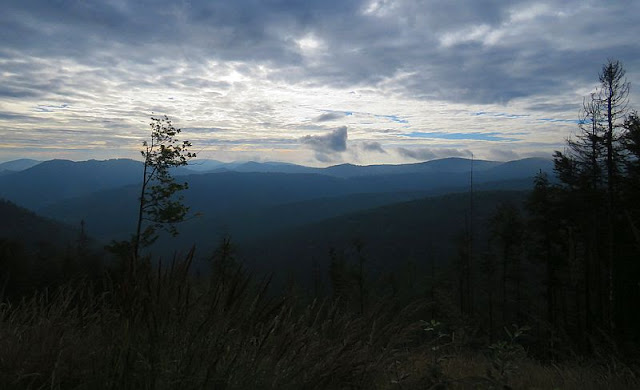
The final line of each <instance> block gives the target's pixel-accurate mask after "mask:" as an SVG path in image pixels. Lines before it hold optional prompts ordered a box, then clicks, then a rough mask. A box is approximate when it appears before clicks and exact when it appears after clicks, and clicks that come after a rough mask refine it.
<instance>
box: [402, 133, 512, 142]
mask: <svg viewBox="0 0 640 390" xmlns="http://www.w3.org/2000/svg"><path fill="white" fill-rule="evenodd" d="M405 136H407V137H412V138H435V139H450V140H474V141H519V140H520V139H518V138H511V137H503V136H502V133H495V132H494V133H477V132H475V133H444V132H437V131H436V132H421V131H414V132H412V133H408V134H405Z"/></svg>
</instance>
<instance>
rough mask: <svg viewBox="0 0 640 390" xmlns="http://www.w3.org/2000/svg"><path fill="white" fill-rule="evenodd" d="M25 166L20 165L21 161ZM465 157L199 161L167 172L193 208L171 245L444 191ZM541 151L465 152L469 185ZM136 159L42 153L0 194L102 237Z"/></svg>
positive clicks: (456, 188)
mask: <svg viewBox="0 0 640 390" xmlns="http://www.w3.org/2000/svg"><path fill="white" fill-rule="evenodd" d="M27 165H28V164H27ZM471 166H472V161H471V160H468V159H461V158H449V159H442V160H434V161H428V162H424V163H417V164H400V165H371V166H357V165H352V164H342V165H336V166H332V167H327V168H313V167H304V166H300V165H294V164H286V163H277V162H268V163H258V162H245V163H236V164H232V163H222V162H218V161H213V160H204V161H201V165H195V162H194V164H193V165H189V166H188V167H185V168H180V169H179V170H176V171H175V172H174V173H175V175H176V177H177V178H178V180H184V181H186V182H188V183H189V190H187V191H185V192H184V197H185V203H186V204H187V205H189V206H190V207H191V210H192V212H193V213H194V214H195V213H197V214H198V216H195V217H194V218H192V219H191V220H189V221H187V222H185V223H183V224H182V225H181V226H180V231H181V232H182V233H183V234H182V235H181V236H180V237H179V238H178V239H177V241H173V242H174V243H175V244H176V245H177V244H179V245H181V246H188V245H191V244H193V243H199V244H200V245H203V246H211V245H213V242H214V241H215V240H212V237H214V236H219V235H220V234H223V233H226V234H230V235H232V236H233V237H237V238H241V239H243V240H253V239H257V238H259V237H262V236H265V235H269V234H274V233H276V232H278V231H284V230H287V229H295V228H299V227H303V226H305V225H308V224H311V223H318V222H320V221H323V220H326V219H329V218H336V217H340V216H341V215H345V214H348V213H353V212H358V211H363V210H366V209H373V208H376V207H380V206H384V205H389V204H393V203H398V202H405V201H410V200H416V199H421V198H424V197H426V196H436V195H441V194H446V193H450V192H467V191H468V190H469V186H470V170H471ZM552 168H553V163H552V161H551V160H545V159H538V158H532V159H524V160H517V161H511V162H495V161H482V160H475V161H473V178H474V179H473V181H474V188H475V189H476V191H486V190H528V189H530V188H531V187H532V178H533V176H534V175H535V174H536V173H537V172H539V171H540V170H542V171H545V172H551V171H552ZM141 175H142V164H141V162H139V161H134V160H127V159H119V160H106V161H96V160H90V161H82V162H73V161H68V160H51V161H45V162H42V163H39V164H37V165H34V166H32V167H29V168H26V169H23V170H21V171H15V172H12V173H10V174H7V175H4V176H0V198H4V199H7V200H10V201H12V202H14V203H16V204H18V205H20V206H22V207H26V208H28V209H30V210H33V211H35V212H37V213H38V214H40V215H43V216H45V217H48V218H53V219H56V220H58V221H61V222H64V223H66V224H68V225H71V226H78V224H79V223H80V221H81V220H84V221H85V222H86V226H87V231H88V232H89V234H90V235H92V236H93V237H95V238H98V239H100V240H103V241H108V240H110V239H112V238H117V239H124V238H127V237H129V236H130V234H131V232H132V231H133V226H134V225H135V219H136V215H137V214H136V205H137V199H138V196H139V183H140V179H141Z"/></svg>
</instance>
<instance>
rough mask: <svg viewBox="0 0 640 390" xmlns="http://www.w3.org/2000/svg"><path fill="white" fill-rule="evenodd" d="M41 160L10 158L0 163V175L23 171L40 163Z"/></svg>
mask: <svg viewBox="0 0 640 390" xmlns="http://www.w3.org/2000/svg"><path fill="white" fill-rule="evenodd" d="M41 162H42V161H38V160H32V159H29V158H21V159H18V160H12V161H7V162H3V163H0V176H3V175H8V174H10V173H13V172H19V171H24V170H25V169H29V168H31V167H33V166H35V165H38V164H40V163H41Z"/></svg>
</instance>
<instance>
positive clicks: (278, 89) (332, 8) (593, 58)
mask: <svg viewBox="0 0 640 390" xmlns="http://www.w3.org/2000/svg"><path fill="white" fill-rule="evenodd" d="M638 14H640V3H639V2H628V1H610V2H596V1H578V0H574V1H564V2H555V1H512V2H500V1H493V0H462V1H458V2H442V1H435V0H433V1H416V0H398V1H393V2H392V1H386V0H362V1H356V0H346V1H345V0H341V1H337V0H322V1H320V0H309V1H305V2H298V1H280V2H263V1H255V0H237V1H233V2H223V1H216V2H212V1H208V0H191V1H183V2H175V1H168V0H164V1H153V2H152V1H145V0H143V1H133V0H119V1H99V0H98V1H88V2H76V1H50V0H41V1H36V0H34V1H15V0H9V1H8V2H5V3H4V4H3V10H2V13H0V74H2V80H3V82H2V83H1V85H0V160H6V159H10V158H16V157H20V156H26V155H27V154H28V155H30V156H32V157H38V155H40V156H42V157H43V158H46V157H54V156H55V157H58V156H63V157H64V156H67V157H70V158H83V157H85V155H89V156H96V157H110V156H112V157H116V156H123V155H127V156H135V149H136V148H137V147H138V145H139V143H140V140H141V139H143V138H144V136H145V135H146V132H147V131H146V130H147V129H145V123H147V119H148V116H149V115H150V114H151V112H155V113H159V114H167V115H169V116H170V117H171V118H173V119H174V123H176V124H177V125H179V126H182V127H184V128H190V129H199V131H196V132H193V133H189V132H188V131H185V132H184V133H183V134H184V135H185V137H189V138H190V139H191V140H192V141H193V142H194V145H202V146H203V147H204V150H203V153H201V154H200V155H203V156H205V157H211V158H223V159H242V158H253V157H254V156H264V157H265V158H270V159H280V160H287V161H293V162H301V163H314V161H315V159H316V158H325V157H327V156H332V159H339V158H345V159H349V158H351V157H350V156H355V155H356V152H354V153H343V152H344V150H342V151H337V150H333V149H331V148H330V147H329V145H324V146H325V148H324V149H323V150H320V149H322V147H321V146H320V144H321V143H322V141H321V140H322V139H323V138H318V137H319V136H316V135H310V134H317V133H318V132H319V133H323V134H324V133H326V134H329V135H328V137H331V136H333V134H334V133H329V132H330V131H333V129H335V128H336V127H337V126H348V128H349V137H350V139H351V140H354V141H358V142H354V143H353V145H354V147H355V145H360V147H359V148H358V151H357V155H358V158H359V161H361V162H370V163H372V162H401V161H404V160H403V159H406V160H408V159H414V158H415V157H414V156H417V157H425V158H430V157H429V156H430V154H429V153H418V154H416V153H410V154H413V156H412V155H410V154H407V153H384V151H385V150H412V151H414V152H415V151H416V150H441V151H446V150H449V151H451V152H452V153H453V152H454V151H456V150H473V151H474V154H476V155H478V156H480V157H486V158H489V157H495V156H499V155H503V156H505V157H507V156H516V155H517V156H527V155H532V154H542V155H544V154H550V153H551V152H552V151H553V149H557V148H560V147H562V143H563V141H564V139H566V137H567V136H568V135H569V134H570V132H571V131H572V130H573V129H574V128H575V119H576V118H577V117H578V116H579V109H580V106H581V102H582V97H583V96H585V95H587V94H588V93H589V92H590V91H591V90H593V88H594V87H595V86H596V84H597V73H598V71H599V69H600V67H601V65H602V64H603V63H604V62H605V61H606V60H607V59H608V58H616V59H620V60H621V61H622V62H623V63H624V65H625V67H626V69H627V71H628V73H627V76H628V79H629V80H630V81H631V82H632V85H634V84H635V83H638V82H640V43H639V41H638V40H637V36H639V35H640V27H639V24H638V23H637V15H638ZM633 90H635V89H632V91H633ZM631 101H632V103H631V105H632V106H635V107H637V106H638V101H639V99H638V95H637V93H635V92H634V95H632V96H631ZM207 129H210V130H207ZM412 134H413V136H411V135H412ZM420 134H421V135H420ZM306 136H309V137H311V138H306ZM344 136H345V137H344V138H345V148H347V144H346V128H345V130H344ZM320 137H321V136H320ZM338 138H339V137H337V136H336V139H338ZM301 139H302V140H305V139H307V141H303V142H302V144H304V145H301V142H299V141H300V140H301ZM504 142H508V146H505V147H504V148H508V151H509V153H502V154H500V153H495V151H496V150H501V149H502V150H504V148H499V147H497V146H496V144H500V143H504ZM398 148H402V149H398ZM336 152H340V153H336ZM65 153H66V154H65ZM436 156H440V153H436Z"/></svg>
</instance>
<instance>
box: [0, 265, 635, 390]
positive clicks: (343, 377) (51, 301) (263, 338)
mask: <svg viewBox="0 0 640 390" xmlns="http://www.w3.org/2000/svg"><path fill="white" fill-rule="evenodd" d="M190 259H191V257H190V256H188V257H187V258H186V259H185V260H183V261H174V262H173V263H172V264H171V265H170V266H168V267H160V268H157V269H156V270H155V271H151V268H150V267H147V268H144V267H143V269H142V270H139V271H138V272H137V273H136V274H135V275H129V276H128V277H127V278H124V279H123V280H120V281H118V282H115V281H108V282H107V283H105V286H103V287H101V288H100V289H99V291H97V290H96V289H95V288H94V287H93V286H92V285H91V284H89V283H75V284H73V285H68V286H66V287H64V288H61V289H59V290H57V291H56V292H55V293H47V292H41V293H38V294H36V295H34V296H33V297H32V298H30V299H25V300H23V301H22V302H19V303H16V304H13V305H10V304H8V303H2V304H0V305H1V306H0V388H2V389H139V388H143V389H174V388H180V389H258V388H260V389H270V388H271V389H338V388H349V389H425V388H450V389H483V388H487V389H488V388H503V387H502V386H503V385H508V386H510V387H511V388H516V389H520V388H521V389H555V388H557V389H578V388H580V389H581V390H586V389H601V388H612V389H635V388H640V381H639V380H638V377H637V376H636V375H635V374H634V371H633V370H631V369H629V368H628V367H626V366H624V365H620V364H618V365H614V364H613V362H611V363H610V364H603V365H598V366H595V365H592V366H588V365H577V364H576V365H568V364H564V365H559V366H556V365H543V364H539V363H537V362H535V361H533V360H531V359H529V358H526V357H524V358H522V359H520V360H518V361H517V362H515V364H514V367H515V368H514V369H513V370H512V371H513V372H509V375H507V376H505V377H504V378H499V379H496V378H497V376H495V375H494V376H491V375H488V373H487V370H488V369H489V368H490V367H491V359H490V357H487V356H484V355H483V354H482V353H479V352H475V353H474V352H470V351H469V350H468V349H465V346H464V345H460V344H453V343H450V342H447V340H444V339H441V338H433V337H432V336H430V335H429V334H428V333H427V332H425V330H424V329H423V328H424V324H423V323H421V322H420V321H418V320H419V319H421V318H424V316H425V306H424V305H423V304H419V303H418V304H412V305H406V306H404V307H397V305H396V304H395V302H393V301H387V300H381V301H379V302H378V304H377V306H375V307H371V308H369V310H367V312H366V314H365V315H359V314H357V313H354V312H352V311H350V310H348V309H347V308H346V307H348V305H341V304H340V303H339V302H332V301H329V300H320V301H313V302H311V303H307V304H302V303H300V301H299V300H296V299H294V298H291V297H273V296H270V295H268V294H267V286H268V283H267V282H265V283H253V282H252V281H251V279H250V278H248V277H247V276H245V275H244V274H243V273H242V272H241V271H240V270H235V271H234V272H231V273H229V274H228V275H225V276H224V278H217V279H212V280H211V281H207V282H200V283H195V282H194V281H193V280H191V278H190V277H189V272H188V270H189V266H190Z"/></svg>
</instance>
